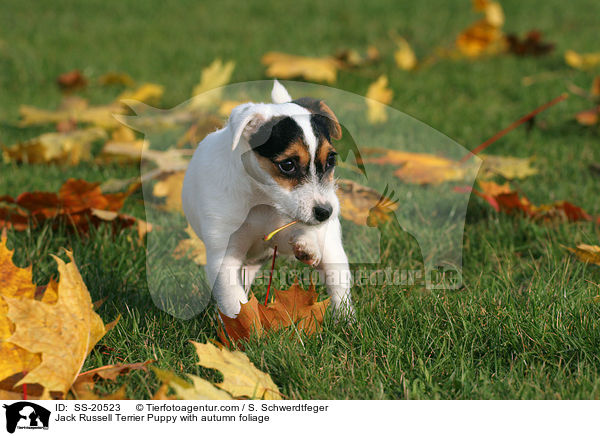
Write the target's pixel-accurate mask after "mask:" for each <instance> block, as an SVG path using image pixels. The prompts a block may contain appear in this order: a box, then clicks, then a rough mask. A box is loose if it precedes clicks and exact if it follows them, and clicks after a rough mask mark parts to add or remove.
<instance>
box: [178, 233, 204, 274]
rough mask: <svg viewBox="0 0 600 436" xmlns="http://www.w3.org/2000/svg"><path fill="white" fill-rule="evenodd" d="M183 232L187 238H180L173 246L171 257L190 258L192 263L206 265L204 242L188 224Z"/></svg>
mask: <svg viewBox="0 0 600 436" xmlns="http://www.w3.org/2000/svg"><path fill="white" fill-rule="evenodd" d="M185 232H186V233H187V234H188V236H189V238H187V239H182V240H181V241H179V243H178V244H177V247H175V250H174V251H173V257H174V258H175V259H182V258H184V257H187V258H190V259H192V260H193V261H194V263H196V264H198V265H206V246H205V245H204V242H202V240H201V239H200V238H199V237H198V236H196V232H194V229H192V227H191V226H190V225H189V224H188V226H187V228H186V229H185Z"/></svg>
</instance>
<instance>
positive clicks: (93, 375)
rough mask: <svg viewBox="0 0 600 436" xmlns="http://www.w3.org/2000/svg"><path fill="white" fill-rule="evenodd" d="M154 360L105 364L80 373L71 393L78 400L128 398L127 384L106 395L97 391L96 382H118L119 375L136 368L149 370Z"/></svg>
mask: <svg viewBox="0 0 600 436" xmlns="http://www.w3.org/2000/svg"><path fill="white" fill-rule="evenodd" d="M153 362H154V361H153V360H147V361H145V362H139V363H121V364H118V365H105V366H101V367H99V368H95V369H92V370H89V371H85V372H82V373H79V375H78V376H77V378H76V379H75V381H74V382H73V385H72V386H71V389H70V393H71V394H72V395H73V397H74V398H75V399H77V400H126V399H127V398H126V397H125V385H123V386H122V387H121V388H120V389H119V390H117V392H115V393H113V394H110V395H108V396H106V395H99V394H97V393H96V389H95V388H96V383H97V382H98V381H100V380H110V381H113V382H116V381H117V377H119V376H122V375H126V374H128V373H129V372H131V371H135V370H143V371H148V365H150V364H151V363H153Z"/></svg>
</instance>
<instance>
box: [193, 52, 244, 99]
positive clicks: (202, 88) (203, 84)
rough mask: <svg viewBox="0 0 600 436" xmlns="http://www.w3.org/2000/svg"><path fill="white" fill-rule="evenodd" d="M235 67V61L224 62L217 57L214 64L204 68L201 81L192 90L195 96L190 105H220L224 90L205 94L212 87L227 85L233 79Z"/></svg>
mask: <svg viewBox="0 0 600 436" xmlns="http://www.w3.org/2000/svg"><path fill="white" fill-rule="evenodd" d="M234 68H235V62H233V61H229V62H227V63H225V64H224V63H223V62H222V61H221V59H215V60H214V61H213V62H212V64H210V65H209V66H208V67H206V68H205V69H203V70H202V77H201V79H200V83H199V84H198V85H196V86H195V87H194V90H193V91H192V96H193V97H194V98H193V99H192V100H191V101H190V106H192V107H194V108H204V109H206V108H209V107H211V106H216V105H218V104H219V102H220V101H221V97H222V94H223V92H222V90H219V91H216V92H211V93H210V94H208V95H203V94H204V93H205V92H207V91H210V90H211V89H215V88H220V87H222V86H225V85H227V84H228V83H229V81H230V80H231V75H232V74H233V69H234Z"/></svg>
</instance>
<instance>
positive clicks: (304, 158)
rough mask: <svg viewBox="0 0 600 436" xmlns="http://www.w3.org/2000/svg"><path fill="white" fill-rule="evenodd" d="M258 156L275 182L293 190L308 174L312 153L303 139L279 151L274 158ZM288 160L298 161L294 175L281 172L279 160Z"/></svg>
mask: <svg viewBox="0 0 600 436" xmlns="http://www.w3.org/2000/svg"><path fill="white" fill-rule="evenodd" d="M256 158H257V159H258V162H259V164H260V166H261V168H262V169H263V170H264V171H265V172H266V173H267V174H269V175H270V176H271V177H272V178H273V180H275V182H277V184H278V185H279V186H281V187H282V188H284V189H286V190H288V191H291V190H292V189H294V188H295V187H296V186H297V185H299V184H300V183H301V182H302V179H303V178H304V177H305V176H306V174H308V166H309V163H310V153H309V152H308V147H307V146H306V145H305V144H304V143H303V142H302V141H301V140H295V141H293V142H292V143H290V145H289V146H288V147H287V148H286V149H285V150H283V152H281V153H279V154H278V155H277V156H276V157H275V158H273V160H271V159H269V158H266V157H264V156H261V155H259V154H256ZM286 160H294V161H296V163H297V168H298V169H297V171H296V174H294V175H286V174H283V173H282V172H281V170H280V169H279V166H278V165H277V164H278V163H279V162H283V161H286Z"/></svg>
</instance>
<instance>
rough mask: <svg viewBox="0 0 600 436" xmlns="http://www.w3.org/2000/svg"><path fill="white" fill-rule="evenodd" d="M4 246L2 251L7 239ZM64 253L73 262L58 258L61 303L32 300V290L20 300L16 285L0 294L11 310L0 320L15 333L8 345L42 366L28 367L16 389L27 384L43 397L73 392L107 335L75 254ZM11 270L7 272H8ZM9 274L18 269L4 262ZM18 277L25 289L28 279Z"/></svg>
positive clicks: (58, 286) (5, 358)
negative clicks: (92, 353)
mask: <svg viewBox="0 0 600 436" xmlns="http://www.w3.org/2000/svg"><path fill="white" fill-rule="evenodd" d="M0 245H1V246H3V247H4V245H5V240H2V242H1V244H0ZM3 250H5V248H3ZM66 253H67V256H68V257H69V259H70V260H71V262H70V263H65V262H63V261H62V260H61V259H60V258H58V257H55V256H54V259H55V261H56V263H57V264H58V272H59V277H60V279H59V281H58V284H57V295H58V299H57V301H56V302H55V303H54V304H48V303H45V302H43V301H37V300H35V299H33V298H32V296H31V290H29V291H26V294H22V295H20V296H19V297H16V296H15V292H14V284H13V286H11V287H5V286H2V287H1V288H0V295H1V296H2V299H3V301H4V303H5V304H6V305H7V307H8V312H7V314H6V315H5V316H2V317H0V322H1V323H2V325H3V328H5V326H6V325H7V324H8V325H14V330H13V331H12V335H11V336H10V337H8V338H7V339H6V342H8V343H10V344H14V345H16V346H18V347H21V348H22V349H25V350H28V351H29V352H31V353H35V354H36V355H38V356H40V358H41V361H40V362H39V364H38V365H36V366H35V367H34V368H28V371H27V374H26V375H25V376H24V377H23V378H21V379H20V380H19V381H18V382H17V383H16V384H15V386H14V388H17V387H19V386H21V385H23V384H28V385H29V384H33V385H40V386H42V387H43V389H44V394H45V395H50V394H51V393H53V394H59V395H60V396H61V397H62V398H64V397H65V396H66V394H67V392H68V391H69V389H70V388H71V386H72V384H73V382H74V381H75V379H76V377H77V375H78V374H79V371H80V370H81V367H82V365H83V363H84V361H85V359H86V357H87V355H88V354H89V352H90V351H91V349H92V348H93V347H94V345H95V344H96V343H97V342H98V341H99V340H100V339H101V338H102V336H104V334H105V333H106V327H105V325H104V323H103V322H102V320H101V319H100V317H99V316H98V314H96V313H95V312H94V310H93V307H92V301H91V298H90V295H89V293H88V290H87V287H86V286H85V283H84V282H83V279H82V278H81V275H80V274H79V270H78V269H77V266H76V264H75V261H74V259H73V255H72V254H71V252H69V251H67V252H66ZM4 254H6V251H4ZM7 267H8V271H6V272H5V268H7ZM11 273H12V274H18V271H15V270H11V269H10V265H7V264H6V262H3V271H2V277H3V280H6V276H7V275H8V277H9V280H11V279H10V276H11ZM20 273H21V276H20V277H19V278H17V279H16V284H17V286H20V287H21V289H23V286H24V285H25V280H26V276H27V278H28V275H27V273H25V274H23V271H22V270H21V271H20ZM11 281H13V280H11ZM31 286H32V287H34V286H33V285H31ZM29 289H31V288H29ZM25 296H26V298H24V297H25ZM9 328H10V327H9ZM40 332H43V335H40ZM7 360H8V358H7V356H3V358H2V360H1V361H2V362H3V363H4V362H5V361H7ZM12 370H14V368H11V371H12ZM20 372H23V370H21V371H20Z"/></svg>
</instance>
